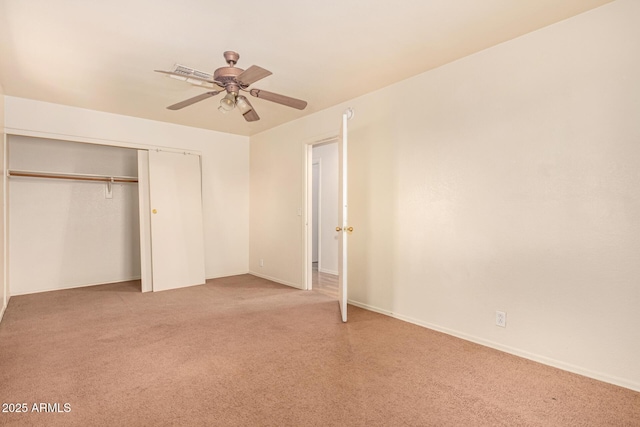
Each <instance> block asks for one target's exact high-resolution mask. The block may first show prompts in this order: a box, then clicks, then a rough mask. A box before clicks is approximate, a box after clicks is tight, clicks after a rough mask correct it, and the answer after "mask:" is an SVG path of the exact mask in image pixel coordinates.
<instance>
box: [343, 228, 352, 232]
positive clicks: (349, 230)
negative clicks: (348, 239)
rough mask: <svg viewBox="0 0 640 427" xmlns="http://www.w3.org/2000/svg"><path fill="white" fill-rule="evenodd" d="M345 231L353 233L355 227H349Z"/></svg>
mask: <svg viewBox="0 0 640 427" xmlns="http://www.w3.org/2000/svg"><path fill="white" fill-rule="evenodd" d="M345 231H348V232H349V233H353V227H347V228H346V230H345Z"/></svg>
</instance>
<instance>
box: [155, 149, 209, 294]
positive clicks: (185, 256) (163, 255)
mask: <svg viewBox="0 0 640 427" xmlns="http://www.w3.org/2000/svg"><path fill="white" fill-rule="evenodd" d="M149 201H150V208H151V258H152V262H151V263H152V275H153V290H154V291H160V290H165V289H174V288H182V287H185V286H192V285H200V284H203V283H204V282H205V272H204V238H203V224H202V192H201V174H200V157H199V156H197V155H193V154H183V153H172V152H168V151H149Z"/></svg>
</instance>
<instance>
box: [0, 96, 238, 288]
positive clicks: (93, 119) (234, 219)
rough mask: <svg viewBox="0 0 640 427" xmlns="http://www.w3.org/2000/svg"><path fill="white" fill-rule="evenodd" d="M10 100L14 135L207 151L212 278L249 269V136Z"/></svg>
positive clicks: (207, 224)
mask: <svg viewBox="0 0 640 427" xmlns="http://www.w3.org/2000/svg"><path fill="white" fill-rule="evenodd" d="M5 101H6V123H5V124H6V127H7V133H10V134H11V133H17V134H27V135H32V136H39V137H48V138H60V139H63V140H72V141H73V140H87V141H93V142H99V143H102V144H107V145H123V144H124V145H127V146H129V145H135V146H139V147H170V148H178V149H185V150H194V151H199V152H201V153H202V180H203V185H202V191H203V212H204V229H205V236H204V238H205V256H206V263H205V267H206V275H207V278H213V277H221V276H229V275H234V274H241V273H246V272H247V270H248V257H247V253H248V249H247V248H248V244H249V230H248V226H247V224H248V217H249V195H248V192H249V164H248V162H249V139H248V137H244V136H238V135H230V134H225V133H220V132H214V131H209V130H204V129H196V128H190V127H186V126H179V125H174V124H169V123H162V122H155V121H151V120H144V119H138V118H134V117H128V116H120V115H116V114H110V113H103V112H98V111H91V110H85V109H81V108H75V107H68V106H63V105H58V104H51V103H45V102H40V101H33V100H28V99H23V98H16V97H11V96H6V97H5ZM10 255H11V254H9V256H10Z"/></svg>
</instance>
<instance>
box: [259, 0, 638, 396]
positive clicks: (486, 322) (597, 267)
mask: <svg viewBox="0 0 640 427" xmlns="http://www.w3.org/2000/svg"><path fill="white" fill-rule="evenodd" d="M638 16H640V2H637V1H635V0H618V1H615V2H613V3H610V4H607V5H605V6H603V7H600V8H597V9H594V10H592V11H590V12H587V13H584V14H582V15H578V16H577V17H574V18H571V19H568V20H566V21H563V22H560V23H558V24H555V25H552V26H549V27H546V28H543V29H541V30H539V31H536V32H533V33H530V34H528V35H525V36H523V37H520V38H517V39H515V40H512V41H510V42H507V43H503V44H501V45H498V46H496V47H493V48H490V49H487V50H485V51H482V52H480V53H477V54H475V55H472V56H469V57H466V58H464V59H461V60H459V61H456V62H453V63H451V64H448V65H446V66H443V67H440V68H438V69H435V70H432V71H430V72H427V73H424V74H421V75H419V76H416V77H414V78H412V79H409V80H406V81H402V82H399V83H397V84H394V85H391V86H389V87H387V88H385V89H382V90H380V91H377V92H374V93H370V94H368V95H365V96H363V97H360V98H357V99H354V100H352V101H350V102H348V103H344V104H342V105H338V106H336V107H333V108H330V109H327V110H324V111H321V112H319V113H316V114H313V115H310V116H307V117H304V118H301V119H299V120H296V121H294V122H291V123H288V124H285V125H282V126H280V127H277V128H275V129H272V130H269V131H267V132H263V133H261V134H258V135H255V136H253V137H252V138H251V220H250V221H251V222H250V231H251V244H250V269H251V271H256V272H259V273H261V274H262V275H264V276H268V277H272V278H274V279H276V280H278V281H280V282H282V283H288V284H291V285H293V286H298V287H302V283H304V269H303V267H304V264H303V263H304V256H303V249H304V247H303V245H304V242H303V238H302V237H303V234H302V233H303V230H304V222H303V221H302V219H301V218H300V217H298V216H297V214H296V212H297V209H300V208H302V207H303V206H304V184H303V183H304V152H305V144H306V143H308V142H310V141H313V140H314V139H315V140H319V139H321V138H322V137H326V136H327V135H332V134H336V133H337V130H338V126H339V123H340V114H341V113H342V111H343V110H344V109H345V108H346V107H347V106H352V107H354V108H355V112H356V114H355V118H354V119H353V120H351V121H350V122H349V126H350V129H351V130H350V133H349V138H350V145H349V168H350V171H349V176H350V181H349V193H350V196H351V197H350V200H349V212H350V225H351V226H353V227H355V232H354V233H353V234H352V235H351V236H350V250H349V254H348V256H349V266H350V270H349V274H350V277H349V283H350V289H349V299H350V301H352V302H353V303H357V304H360V305H363V306H367V307H370V308H373V309H376V310H379V311H382V312H386V313H389V314H391V315H394V316H397V317H400V318H403V319H406V320H409V321H412V322H415V323H418V324H422V325H425V326H427V327H431V328H434V329H438V330H441V331H445V332H447V333H450V334H453V335H457V336H461V337H464V338H467V339H470V340H474V341H476V342H480V343H484V344H487V345H490V346H493V347H496V348H500V349H503V350H506V351H510V352H512V353H515V354H520V355H523V356H525V357H529V358H532V359H535V360H538V361H541V362H544V363H548V364H551V365H555V366H558V367H562V368H564V369H568V370H572V371H574V372H579V373H583V374H586V375H589V376H592V377H595V378H599V379H602V380H605V381H609V382H612V383H616V384H620V385H623V386H626V387H629V388H632V389H636V390H640V364H639V363H638V360H640V335H639V334H638V325H640V310H639V309H638V308H639V307H640V288H639V287H638V277H640V263H639V262H637V259H638V255H639V254H640V239H638V235H640V192H639V191H638V188H640V126H638V117H640V102H638V99H640V80H638V76H639V75H640V57H639V56H638V52H640V26H638V25H637V21H638ZM424 54H425V55H427V54H428V51H425V52H424ZM261 257H262V258H264V259H265V266H264V267H263V268H259V267H258V265H257V260H258V259H259V258H261ZM496 310H503V311H506V312H507V327H506V328H499V327H497V326H495V324H494V319H495V317H494V316H495V311H496ZM300 320H301V321H303V320H304V319H300Z"/></svg>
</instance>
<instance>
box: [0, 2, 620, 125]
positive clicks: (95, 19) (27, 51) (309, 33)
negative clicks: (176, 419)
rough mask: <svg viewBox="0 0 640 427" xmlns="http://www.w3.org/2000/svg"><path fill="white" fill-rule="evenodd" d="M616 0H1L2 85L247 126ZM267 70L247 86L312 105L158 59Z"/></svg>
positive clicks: (120, 108) (118, 108)
mask: <svg viewBox="0 0 640 427" xmlns="http://www.w3.org/2000/svg"><path fill="white" fill-rule="evenodd" d="M610 1H611V0H400V1H397V2H389V1H382V0H323V1H320V0H316V1H310V0H298V1H294V0H269V1H258V0H253V1H251V0H234V1H220V0H174V1H169V0H126V1H125V0H103V1H98V0H0V85H1V86H2V87H3V89H4V92H5V94H6V95H11V96H17V97H23V98H30V99H37V100H42V101H48V102H54V103H59V104H65V105H71V106H77V107H83V108H88V109H93V110H99V111H106V112H111V113H117V114H125V115H129V116H135V117H142V118H147V119H153V120H160V121H165V122H171V123H178V124H182V125H187V126H194V127H200V128H205V129H213V130H218V131H222V132H229V133H235V134H241V135H252V134H255V133H258V132H261V131H264V130H266V129H269V128H272V127H274V126H277V125H279V124H282V123H285V122H287V121H290V120H293V119H296V118H298V117H302V116H304V115H307V114H310V113H313V112H315V111H318V110H322V109H324V108H327V107H330V106H332V105H335V104H338V103H340V102H343V101H346V100H348V99H351V98H355V97H357V96H359V95H362V94H365V93H367V92H371V91H374V90H376V89H379V88H382V87H385V86H388V85H390V84H392V83H394V82H395V81H398V80H402V79H406V78H408V77H411V76H413V75H416V74H419V73H421V72H424V71H426V70H429V69H432V68H435V67H437V66H439V65H442V64H445V63H447V62H451V61H454V60H456V59H458V58H461V57H464V56H466V55H469V54H472V53H474V52H477V51H479V50H482V49H485V48H487V47H490V46H493V45H495V44H498V43H501V42H504V41H506V40H510V39H512V38H514V37H517V36H519V35H522V34H525V33H528V32H530V31H533V30H536V29H538V28H541V27H543V26H546V25H549V24H552V23H554V22H557V21H560V20H563V19H566V18H568V17H571V16H573V15H576V14H578V13H581V12H584V11H586V10H589V9H592V8H594V7H597V6H600V5H602V4H605V3H608V2H610ZM225 50H234V51H236V52H239V53H240V60H239V63H238V66H239V67H240V68H247V67H249V66H250V65H253V64H255V65H259V66H261V67H263V68H266V69H268V70H270V71H272V72H273V75H272V76H269V77H267V78H265V79H264V80H261V81H259V82H257V83H255V84H254V85H252V86H251V87H257V88H261V89H265V90H269V91H272V92H278V93H282V94H284V95H288V96H292V97H295V98H300V99H304V100H306V101H308V103H309V105H308V107H307V108H306V109H305V110H304V111H298V110H294V109H291V108H288V107H284V106H281V105H278V104H273V103H270V102H268V101H265V100H261V99H256V98H252V97H249V98H250V100H251V102H252V104H253V105H254V107H255V109H256V110H257V112H258V114H259V115H260V117H261V120H259V121H257V122H253V123H247V122H245V121H244V119H243V118H242V116H241V115H240V114H239V113H238V112H237V111H233V112H232V113H230V114H227V115H223V114H221V113H220V112H218V110H217V107H218V99H219V97H220V96H221V95H218V97H216V98H212V99H208V100H205V101H202V102H200V103H198V104H194V105H192V106H190V107H187V108H184V109H182V110H179V111H170V110H167V109H166V108H165V107H166V106H168V105H171V104H174V103H176V102H178V101H182V100H184V99H186V98H190V97H192V96H195V95H198V94H200V93H202V92H204V91H205V90H204V89H202V88H198V87H196V86H192V85H189V84H188V83H184V82H180V81H177V80H174V79H171V78H168V77H166V76H164V75H161V74H159V73H154V72H153V70H154V69H163V70H169V69H171V67H172V66H173V64H174V63H179V64H182V65H186V66H189V67H193V68H196V69H199V70H202V71H207V72H210V73H213V70H214V69H216V68H218V67H222V66H224V65H225V62H224V59H223V57H222V52H224V51H225Z"/></svg>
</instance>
